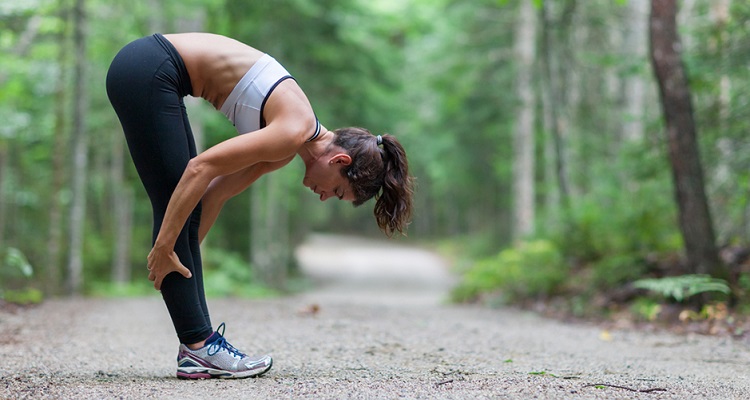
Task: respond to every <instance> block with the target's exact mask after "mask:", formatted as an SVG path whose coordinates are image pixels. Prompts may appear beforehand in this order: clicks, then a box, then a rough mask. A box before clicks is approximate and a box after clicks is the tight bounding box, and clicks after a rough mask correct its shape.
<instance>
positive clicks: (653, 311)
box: [630, 297, 662, 321]
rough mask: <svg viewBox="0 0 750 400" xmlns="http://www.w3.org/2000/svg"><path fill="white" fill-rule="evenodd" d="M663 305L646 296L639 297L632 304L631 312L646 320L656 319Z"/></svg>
mask: <svg viewBox="0 0 750 400" xmlns="http://www.w3.org/2000/svg"><path fill="white" fill-rule="evenodd" d="M661 309H662V306H661V304H659V303H658V302H657V301H655V300H653V299H649V298H645V297H639V298H637V299H636V300H635V301H634V302H633V304H631V305H630V312H631V313H632V314H633V315H635V316H636V317H637V318H640V319H642V320H644V321H655V320H656V318H657V317H658V316H659V313H660V312H661Z"/></svg>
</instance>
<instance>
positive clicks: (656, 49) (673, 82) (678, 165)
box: [650, 0, 726, 277]
mask: <svg viewBox="0 0 750 400" xmlns="http://www.w3.org/2000/svg"><path fill="white" fill-rule="evenodd" d="M676 15H677V4H676V0H652V1H651V17H650V38H651V63H652V66H653V69H654V73H655V75H656V79H657V81H658V83H659V94H660V98H661V105H662V111H663V114H664V120H665V125H666V134H667V143H668V148H669V159H670V163H671V166H672V178H673V181H674V195H675V199H676V201H677V206H678V210H679V217H678V218H679V227H680V231H681V233H682V237H683V240H684V246H685V250H686V254H687V262H688V268H689V272H691V273H701V274H705V273H709V274H711V275H714V276H717V277H724V276H725V275H726V271H725V270H724V269H723V267H722V265H721V264H720V262H719V258H718V253H717V250H716V244H715V240H716V239H715V235H714V230H713V226H712V222H711V215H710V213H709V209H708V201H707V197H706V194H705V188H704V183H703V170H702V166H701V160H700V153H699V151H698V144H697V139H696V136H697V133H696V127H695V121H694V119H693V118H694V117H693V106H692V101H691V98H690V88H689V86H688V79H687V76H686V71H685V68H684V66H683V64H682V59H681V55H680V48H681V47H680V46H681V43H680V38H679V36H678V33H677V22H676Z"/></svg>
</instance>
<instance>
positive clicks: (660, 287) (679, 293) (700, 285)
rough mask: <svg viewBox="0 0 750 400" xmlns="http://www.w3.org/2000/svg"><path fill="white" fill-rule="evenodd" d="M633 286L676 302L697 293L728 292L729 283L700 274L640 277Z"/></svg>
mask: <svg viewBox="0 0 750 400" xmlns="http://www.w3.org/2000/svg"><path fill="white" fill-rule="evenodd" d="M633 286H634V287H636V288H639V289H645V290H648V291H651V292H654V293H657V294H660V295H662V296H664V297H672V298H674V299H675V300H677V301H678V302H681V301H683V300H685V299H687V298H688V297H690V296H694V295H696V294H699V293H705V292H721V293H724V294H729V293H730V289H729V285H727V282H726V281H725V280H723V279H718V278H712V277H711V276H709V275H701V274H693V275H682V276H673V277H667V278H659V279H640V280H637V281H635V282H633Z"/></svg>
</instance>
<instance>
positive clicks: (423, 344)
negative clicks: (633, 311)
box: [0, 236, 750, 399]
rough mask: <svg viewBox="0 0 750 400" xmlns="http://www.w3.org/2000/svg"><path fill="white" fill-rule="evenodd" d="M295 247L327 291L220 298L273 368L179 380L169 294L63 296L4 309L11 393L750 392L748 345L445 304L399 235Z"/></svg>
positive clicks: (2, 389)
mask: <svg viewBox="0 0 750 400" xmlns="http://www.w3.org/2000/svg"><path fill="white" fill-rule="evenodd" d="M297 254H298V256H299V257H300V260H301V264H302V267H303V270H304V271H305V272H306V273H307V274H308V275H310V276H311V277H312V278H313V279H314V280H315V281H316V282H317V283H318V284H317V285H316V289H314V290H312V291H310V292H307V293H304V294H301V295H298V296H293V297H288V298H281V299H270V300H236V299H210V300H209V305H210V307H211V310H212V314H213V317H212V318H213V321H214V323H215V324H218V323H220V322H222V321H225V322H226V323H227V331H226V334H227V338H228V339H229V340H230V341H231V342H232V343H233V344H234V345H236V346H237V347H239V348H240V349H243V350H246V351H247V352H250V353H253V352H260V351H263V352H269V353H271V354H272V355H273V356H274V360H275V361H274V367H273V369H272V370H271V371H270V372H269V373H268V374H266V375H265V376H263V377H261V378H257V379H246V380H238V381H220V380H206V381H195V382H193V381H180V380H178V379H176V378H174V372H175V368H176V365H175V364H176V363H175V356H176V351H177V342H176V339H175V336H174V333H173V331H172V327H171V324H170V323H169V318H168V315H167V313H166V311H165V308H164V306H163V303H162V302H161V299H160V298H159V297H156V296H154V297H148V298H139V299H66V300H55V301H48V302H46V303H44V304H43V305H42V306H40V307H36V308H33V309H27V310H22V311H19V312H17V313H14V314H13V313H0V398H9V399H18V398H34V399H36V398H55V399H58V398H62V399H91V398H102V399H109V398H126V399H130V398H132V399H140V398H156V399H161V398H168V397H179V398H183V399H191V398H196V399H197V398H208V397H213V398H242V399H256V398H257V399H269V398H309V399H348V398H357V399H394V398H405V399H417V398H419V399H481V398H499V399H530V398H539V399H612V398H629V399H747V398H749V397H750V396H749V395H748V394H749V393H750V345H749V344H748V343H747V342H740V341H737V340H733V339H729V338H715V337H703V336H675V335H670V334H666V333H647V332H636V331H614V332H609V336H607V335H602V333H603V332H602V330H601V328H599V327H597V326H593V325H578V324H565V323H561V322H558V321H552V320H547V319H544V318H540V317H537V316H535V315H532V314H528V313H523V312H518V311H513V310H507V309H501V310H487V309H481V308H478V307H469V306H455V305H448V304H445V303H444V301H443V300H444V296H445V294H446V291H447V289H448V288H449V287H450V284H451V282H452V278H451V277H450V275H448V274H447V273H446V269H445V265H444V263H443V262H442V260H440V259H439V258H437V257H436V256H435V255H434V254H432V253H429V252H427V251H424V250H421V249H415V248H410V247H406V246H401V245H397V244H392V243H390V244H384V243H382V242H370V241H362V240H358V239H351V238H341V237H326V236H319V237H314V238H312V239H311V240H310V241H309V242H308V243H306V244H305V245H304V246H302V247H300V249H299V250H298V253H297ZM315 309H317V310H318V311H317V312H316V313H312V312H310V311H311V310H315ZM595 384H602V385H600V386H588V385H595ZM606 385H612V386H606ZM614 386H621V387H622V388H617V387H614ZM629 389H632V390H649V389H658V390H653V391H650V392H633V391H630V390H629Z"/></svg>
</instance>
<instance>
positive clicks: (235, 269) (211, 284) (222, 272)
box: [203, 249, 277, 297]
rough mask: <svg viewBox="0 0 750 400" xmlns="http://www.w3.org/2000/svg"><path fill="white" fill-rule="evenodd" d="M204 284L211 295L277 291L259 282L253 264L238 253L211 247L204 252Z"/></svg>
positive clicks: (273, 294)
mask: <svg viewBox="0 0 750 400" xmlns="http://www.w3.org/2000/svg"><path fill="white" fill-rule="evenodd" d="M203 265H204V273H203V284H204V286H205V291H206V296H209V297H269V296H275V295H277V293H276V292H275V291H274V290H272V289H269V288H267V287H264V286H263V285H261V284H260V283H258V282H257V281H256V280H255V279H254V277H253V273H252V270H251V266H250V265H249V264H248V263H247V261H245V260H244V259H243V258H242V257H240V256H238V255H237V254H234V253H230V252H226V251H222V250H219V249H210V250H207V251H204V253H203Z"/></svg>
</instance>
